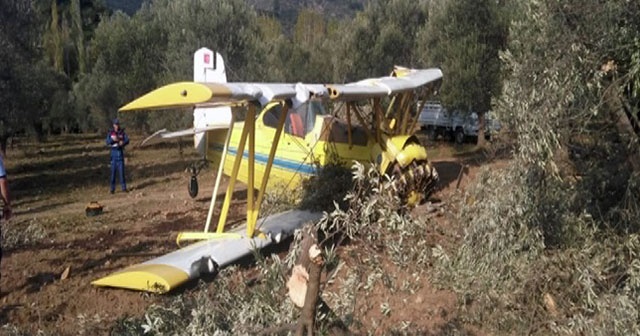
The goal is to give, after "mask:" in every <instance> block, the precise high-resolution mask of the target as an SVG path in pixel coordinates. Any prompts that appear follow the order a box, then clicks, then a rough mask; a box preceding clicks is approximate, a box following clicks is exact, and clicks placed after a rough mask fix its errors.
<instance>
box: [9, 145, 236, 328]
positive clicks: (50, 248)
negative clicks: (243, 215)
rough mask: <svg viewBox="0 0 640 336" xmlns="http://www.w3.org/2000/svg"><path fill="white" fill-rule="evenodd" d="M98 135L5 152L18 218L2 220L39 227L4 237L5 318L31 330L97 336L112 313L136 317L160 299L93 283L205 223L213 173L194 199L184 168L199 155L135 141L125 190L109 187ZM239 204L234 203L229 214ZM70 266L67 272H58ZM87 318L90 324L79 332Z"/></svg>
mask: <svg viewBox="0 0 640 336" xmlns="http://www.w3.org/2000/svg"><path fill="white" fill-rule="evenodd" d="M102 141H103V139H102V137H101V136H98V135H96V136H73V137H72V136H69V137H60V138H55V139H53V140H51V141H49V142H47V143H45V144H35V143H26V144H21V147H20V148H18V149H14V150H13V151H11V150H10V151H9V153H8V157H7V160H6V161H7V166H8V167H7V168H8V171H9V174H10V181H11V184H10V186H11V188H12V191H13V194H14V199H15V201H14V204H15V205H14V211H15V215H16V216H15V218H14V219H13V220H12V221H11V222H9V223H5V224H4V225H3V226H4V227H3V229H4V231H5V236H7V235H12V234H18V233H23V234H24V232H26V231H28V228H30V227H31V228H33V227H37V228H38V230H35V231H37V233H39V234H37V235H36V234H35V233H34V234H33V236H29V234H28V233H26V234H24V235H25V237H22V238H21V239H19V240H20V241H18V242H16V243H15V246H7V244H5V246H6V247H5V249H4V258H3V260H2V279H1V282H0V284H1V294H0V297H1V302H2V309H1V311H0V319H1V320H0V321H1V322H2V323H9V324H11V325H15V326H18V327H19V329H20V330H23V331H25V332H29V333H36V332H37V331H39V330H42V331H45V332H47V333H53V334H73V335H76V334H79V333H80V334H81V333H87V334H96V333H97V334H100V333H106V332H107V331H108V330H110V329H111V326H112V325H113V323H114V322H115V321H116V320H118V319H122V318H124V317H127V316H141V315H142V314H143V312H144V311H145V310H146V309H147V307H148V306H149V305H150V304H153V303H161V302H162V301H163V300H165V299H166V297H163V296H157V295H148V294H144V293H138V292H133V291H127V290H119V289H104V288H96V287H93V286H92V285H91V284H90V282H91V281H92V280H95V279H98V278H100V277H102V276H105V275H108V274H110V273H111V272H114V271H117V270H120V269H122V268H124V267H126V266H129V265H132V264H136V263H139V262H143V261H145V260H148V259H150V258H152V257H155V256H159V255H162V254H165V253H167V252H170V251H173V250H175V249H176V246H175V237H176V235H177V233H178V232H180V231H187V230H201V229H202V228H203V227H204V222H205V219H206V214H207V210H208V207H209V203H208V200H209V199H210V196H211V192H212V189H213V172H212V171H211V170H206V171H203V172H202V173H201V175H200V178H199V181H200V194H199V196H198V198H196V199H191V198H190V197H189V196H188V193H187V187H186V186H187V181H188V178H189V176H188V174H186V173H185V172H184V169H185V167H186V166H187V165H188V164H189V162H190V161H191V160H193V159H195V158H197V156H195V155H194V154H190V155H184V156H182V157H181V156H180V154H179V151H178V149H177V146H175V147H174V146H171V145H168V146H160V147H154V148H148V149H133V148H132V149H130V150H129V152H128V158H127V161H128V162H127V169H128V172H127V176H128V185H129V188H130V192H128V193H122V192H116V193H115V194H113V195H111V194H109V192H108V190H109V187H108V150H107V149H106V148H105V147H103V146H102ZM132 143H133V141H132ZM90 201H98V202H99V203H100V204H102V205H103V206H104V212H103V214H101V215H99V216H95V217H86V215H85V213H84V209H85V206H86V205H87V204H88V203H89V202H90ZM243 207H244V204H243V202H237V203H236V204H235V205H234V209H233V211H232V213H233V214H238V213H240V212H241V210H242V208H243ZM216 219H217V218H216V217H214V220H216ZM10 238H11V237H5V241H10V240H11V239H10ZM67 268H68V269H69V271H68V277H66V278H65V279H62V277H61V275H62V273H63V272H64V271H65V270H66V269H67ZM97 322H99V323H97ZM83 325H91V326H92V327H91V330H82V327H83ZM95 326H103V327H104V328H103V329H100V330H95Z"/></svg>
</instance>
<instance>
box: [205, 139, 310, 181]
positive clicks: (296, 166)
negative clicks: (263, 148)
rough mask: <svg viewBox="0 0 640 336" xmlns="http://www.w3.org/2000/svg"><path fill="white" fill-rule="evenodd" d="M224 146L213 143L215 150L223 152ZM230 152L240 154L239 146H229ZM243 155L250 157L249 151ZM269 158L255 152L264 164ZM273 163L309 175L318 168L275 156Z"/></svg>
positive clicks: (281, 167)
mask: <svg viewBox="0 0 640 336" xmlns="http://www.w3.org/2000/svg"><path fill="white" fill-rule="evenodd" d="M222 149H223V147H222V146H221V145H218V144H216V145H213V150H215V151H219V152H222ZM229 154H231V155H233V156H236V155H237V154H238V148H237V147H229ZM242 156H243V157H245V158H247V159H248V158H249V151H244V153H243V155H242ZM268 159H269V156H268V155H264V154H260V153H255V160H256V162H257V163H259V164H262V165H267V161H268ZM273 165H274V166H276V167H278V168H280V169H286V170H290V171H293V172H298V173H303V174H307V175H315V174H316V173H317V169H316V167H315V166H314V165H312V164H307V163H304V162H298V161H291V160H286V159H280V158H277V157H275V158H273Z"/></svg>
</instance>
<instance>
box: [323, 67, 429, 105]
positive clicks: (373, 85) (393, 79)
mask: <svg viewBox="0 0 640 336" xmlns="http://www.w3.org/2000/svg"><path fill="white" fill-rule="evenodd" d="M441 79H442V71H441V70H440V69H422V70H417V69H409V68H403V67H396V68H395V70H394V71H393V74H392V75H391V76H388V77H378V78H369V79H364V80H361V81H358V82H355V83H348V84H327V85H326V87H327V89H328V91H329V97H330V98H331V99H334V100H342V101H354V100H363V99H370V98H377V97H386V96H392V95H394V94H397V93H401V92H405V91H410V90H415V89H417V88H419V87H421V86H425V85H428V84H430V83H436V82H438V81H440V80H441Z"/></svg>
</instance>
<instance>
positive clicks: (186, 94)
mask: <svg viewBox="0 0 640 336" xmlns="http://www.w3.org/2000/svg"><path fill="white" fill-rule="evenodd" d="M309 94H313V95H316V96H324V95H326V94H327V89H326V88H325V87H324V86H323V85H319V84H302V83H297V84H295V83H195V82H179V83H174V84H169V85H166V86H163V87H161V88H159V89H156V90H154V91H151V92H149V93H147V94H146V95H144V96H142V97H140V98H138V99H136V100H134V101H132V102H130V103H129V104H127V105H125V106H123V107H121V108H120V111H133V110H141V109H166V108H171V107H186V106H196V105H210V104H233V103H246V102H251V101H258V102H260V103H261V104H262V105H265V104H266V103H268V102H270V101H273V100H282V99H293V100H299V101H306V100H307V99H309V96H305V95H309Z"/></svg>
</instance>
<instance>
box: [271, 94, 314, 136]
mask: <svg viewBox="0 0 640 336" xmlns="http://www.w3.org/2000/svg"><path fill="white" fill-rule="evenodd" d="M281 111H282V106H280V105H276V106H274V107H273V108H271V109H270V110H269V111H267V112H266V113H265V115H264V117H263V122H264V124H265V125H266V126H270V127H274V128H275V127H277V126H278V118H279V116H280V112H281ZM325 114H326V110H325V108H324V105H322V102H321V101H319V100H310V101H308V102H305V103H304V104H301V105H300V106H298V107H296V108H295V109H290V110H289V113H288V115H287V119H286V120H285V125H284V131H285V132H286V133H289V134H291V135H295V136H299V137H304V136H305V135H306V134H307V133H309V132H311V130H313V127H314V126H315V123H316V116H318V115H325Z"/></svg>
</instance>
